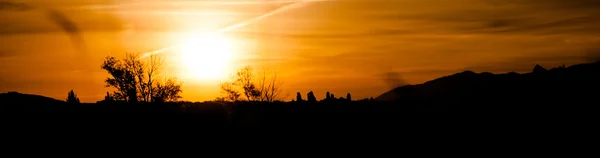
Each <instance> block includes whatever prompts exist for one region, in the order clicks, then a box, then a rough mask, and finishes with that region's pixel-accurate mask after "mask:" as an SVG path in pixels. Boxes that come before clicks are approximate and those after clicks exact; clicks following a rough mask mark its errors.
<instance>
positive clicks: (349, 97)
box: [346, 93, 352, 101]
mask: <svg viewBox="0 0 600 158" xmlns="http://www.w3.org/2000/svg"><path fill="white" fill-rule="evenodd" d="M346 99H348V101H352V96H351V95H350V93H348V94H346Z"/></svg>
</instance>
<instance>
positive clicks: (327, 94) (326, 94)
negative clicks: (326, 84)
mask: <svg viewBox="0 0 600 158" xmlns="http://www.w3.org/2000/svg"><path fill="white" fill-rule="evenodd" d="M329 99H331V94H330V93H329V92H327V93H325V100H329Z"/></svg>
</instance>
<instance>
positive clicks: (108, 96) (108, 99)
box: [104, 92, 115, 101]
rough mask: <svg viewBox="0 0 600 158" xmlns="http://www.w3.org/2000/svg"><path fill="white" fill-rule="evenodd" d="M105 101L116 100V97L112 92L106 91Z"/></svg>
mask: <svg viewBox="0 0 600 158" xmlns="http://www.w3.org/2000/svg"><path fill="white" fill-rule="evenodd" d="M104 101H115V99H114V98H113V96H111V95H110V93H108V92H106V96H104Z"/></svg>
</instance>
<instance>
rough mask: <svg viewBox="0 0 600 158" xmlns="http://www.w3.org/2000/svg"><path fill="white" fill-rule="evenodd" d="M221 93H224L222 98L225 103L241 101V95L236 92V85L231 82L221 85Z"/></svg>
mask: <svg viewBox="0 0 600 158" xmlns="http://www.w3.org/2000/svg"><path fill="white" fill-rule="evenodd" d="M221 93H224V96H223V97H222V98H223V100H225V101H238V100H240V96H241V94H240V93H239V92H238V91H237V90H235V87H234V84H233V83H230V82H225V83H221Z"/></svg>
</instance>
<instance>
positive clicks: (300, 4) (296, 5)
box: [141, 0, 331, 58]
mask: <svg viewBox="0 0 600 158" xmlns="http://www.w3.org/2000/svg"><path fill="white" fill-rule="evenodd" d="M318 1H331V0H302V1H297V2H296V3H292V4H288V5H285V6H283V7H279V8H277V9H275V10H273V11H270V12H268V13H266V14H263V15H261V16H258V17H255V18H252V19H250V20H247V21H244V22H241V23H237V24H234V25H230V26H227V27H224V28H222V29H219V30H217V31H215V32H213V33H212V34H218V33H223V32H227V31H230V30H234V29H237V28H240V27H244V26H246V25H249V24H252V23H254V22H256V21H259V20H262V19H264V18H267V17H270V16H273V15H275V14H277V13H280V12H283V11H287V10H290V9H294V8H299V7H303V6H305V5H306V4H308V3H310V2H318ZM179 46H181V44H178V45H173V46H169V47H165V48H161V49H158V50H154V51H151V52H147V53H145V54H144V55H142V56H141V58H146V57H148V56H150V55H155V54H160V53H163V52H165V51H167V50H169V49H173V48H177V47H179Z"/></svg>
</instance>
